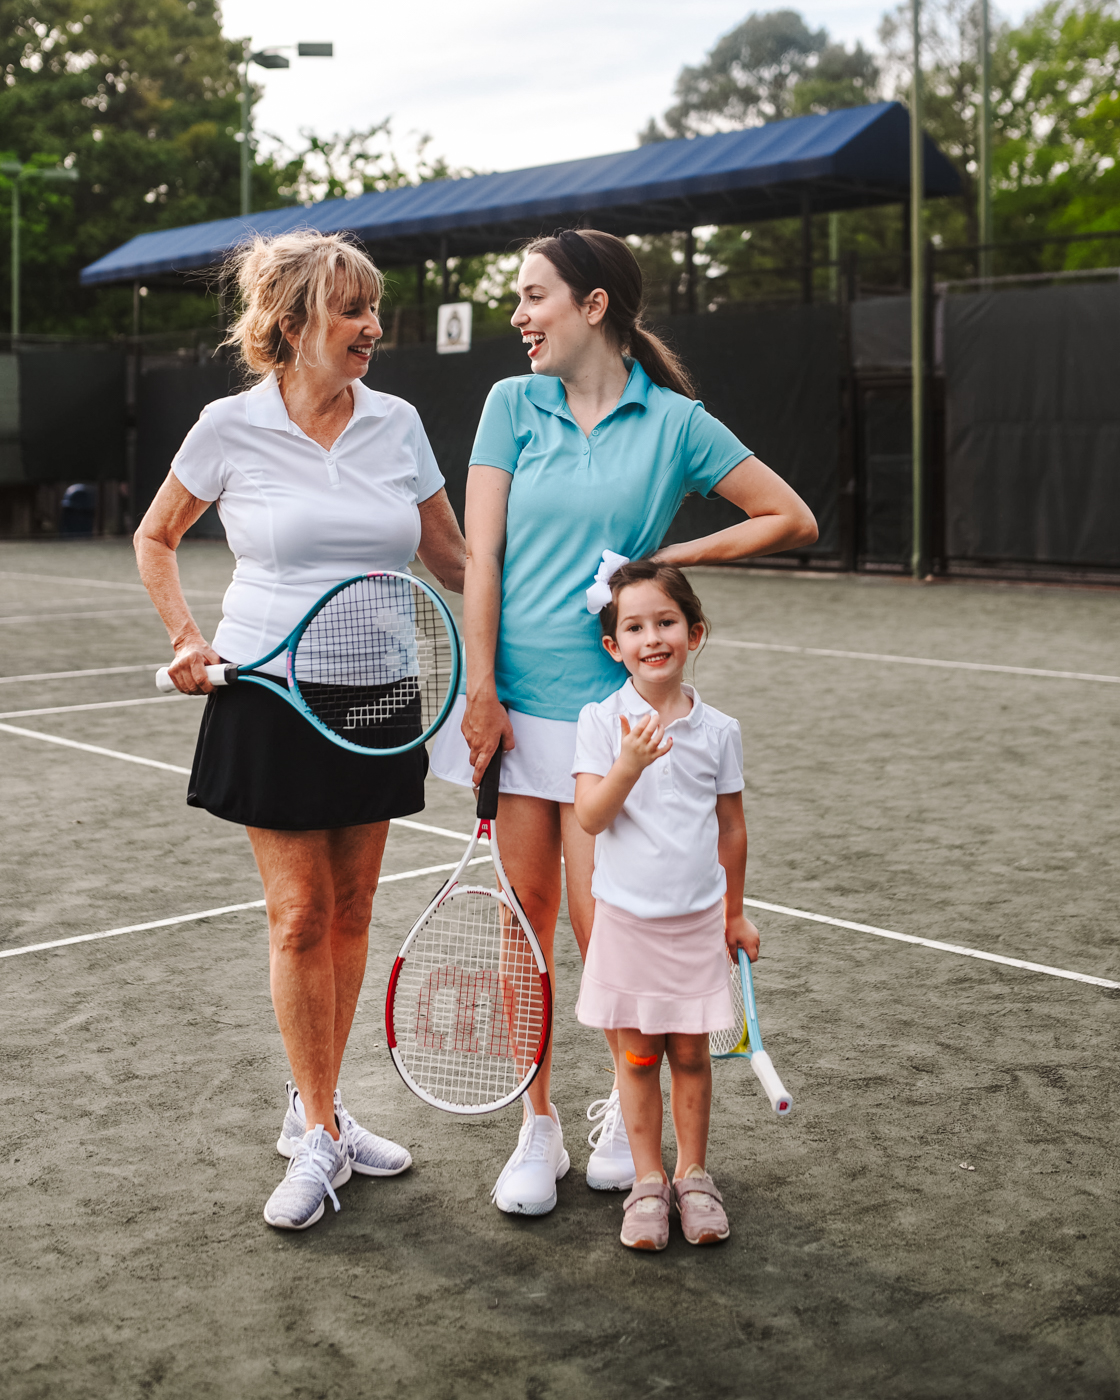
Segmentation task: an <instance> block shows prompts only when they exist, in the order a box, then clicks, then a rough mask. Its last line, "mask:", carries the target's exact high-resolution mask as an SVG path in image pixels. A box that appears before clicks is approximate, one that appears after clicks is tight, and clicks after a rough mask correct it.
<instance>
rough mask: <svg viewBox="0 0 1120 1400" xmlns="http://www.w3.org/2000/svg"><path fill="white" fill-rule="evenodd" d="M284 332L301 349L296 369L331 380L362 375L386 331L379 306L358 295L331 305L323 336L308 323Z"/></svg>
mask: <svg viewBox="0 0 1120 1400" xmlns="http://www.w3.org/2000/svg"><path fill="white" fill-rule="evenodd" d="M285 333H286V335H287V339H288V342H289V344H290V345H291V346H292V347H293V349H295V350H298V351H299V352H300V361H299V368H298V369H297V370H296V373H297V374H301V375H310V376H312V377H313V378H316V379H318V378H321V379H322V380H323V381H324V383H330V384H338V383H342V384H348V383H350V382H351V380H354V379H361V377H362V376H363V375H364V374H365V373H366V371H367V370H368V369H369V365H370V359H371V357H372V355H373V347H374V346H375V345H376V344H377V342H378V341H379V340H380V339H381V336H382V334H383V332H382V329H381V322H380V321H379V320H378V317H377V308H376V307H375V306H374V305H373V304H372V303H371V302H369V301H366V300H364V299H361V298H357V297H355V298H353V299H351V300H348V301H344V302H342V303H341V305H340V306H338V307H332V309H331V311H330V319H329V321H328V323H327V325H326V327H325V329H324V333H323V335H322V337H321V338H320V337H318V336H316V335H314V334H313V333H311V332H310V331H309V328H308V327H307V326H304V327H302V328H301V329H298V330H297V329H293V330H287V331H286V332H285Z"/></svg>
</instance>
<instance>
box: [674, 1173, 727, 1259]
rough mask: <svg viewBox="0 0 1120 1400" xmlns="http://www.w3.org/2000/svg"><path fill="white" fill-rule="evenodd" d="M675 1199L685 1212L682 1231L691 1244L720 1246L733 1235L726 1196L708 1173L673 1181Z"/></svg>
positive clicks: (682, 1211) (681, 1210) (682, 1216)
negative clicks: (725, 1204) (719, 1190)
mask: <svg viewBox="0 0 1120 1400" xmlns="http://www.w3.org/2000/svg"><path fill="white" fill-rule="evenodd" d="M673 1199H674V1200H675V1201H676V1203H677V1209H678V1210H679V1211H680V1213H681V1229H682V1230H683V1231H684V1237H685V1239H686V1240H687V1241H688V1242H689V1244H719V1242H720V1241H721V1240H725V1239H726V1238H727V1237H728V1235H730V1233H731V1226H730V1225H729V1224H728V1223H727V1216H726V1214H725V1213H724V1209H723V1204H722V1202H723V1197H722V1196H721V1195H720V1194H719V1192H718V1191H717V1190H716V1186H715V1182H714V1181H713V1180H712V1178H711V1177H710V1176H709V1175H708V1173H707V1172H705V1173H704V1175H703V1176H682V1177H678V1178H677V1180H676V1181H674V1182H673Z"/></svg>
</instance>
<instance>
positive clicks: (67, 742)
mask: <svg viewBox="0 0 1120 1400" xmlns="http://www.w3.org/2000/svg"><path fill="white" fill-rule="evenodd" d="M0 730H3V731H5V732H7V733H9V734H18V735H20V736H21V737H23V738H27V739H43V740H45V741H46V742H47V743H49V744H61V745H63V746H64V747H66V748H71V749H82V750H83V751H84V752H86V753H95V754H100V755H101V756H102V757H104V758H117V759H123V760H124V761H125V762H126V763H140V764H143V765H144V766H145V767H149V768H162V769H164V770H166V771H167V772H169V773H182V774H184V775H187V776H189V775H190V769H189V768H180V767H177V766H176V765H175V764H173V763H161V762H159V761H158V760H157V759H154V758H140V757H139V756H138V755H136V754H128V753H120V752H118V751H116V750H114V749H103V748H99V747H98V746H97V745H95V744H80V743H78V742H77V740H75V739H62V738H59V737H58V736H57V735H55V734H41V733H39V732H37V731H36V730H34V729H18V728H17V727H16V726H15V725H14V724H0ZM392 824H393V825H395V826H407V827H411V828H413V829H414V830H416V831H426V832H430V833H432V834H433V835H436V836H446V837H449V838H451V839H453V840H455V841H469V840H470V839H471V838H470V837H469V836H467V835H464V834H463V833H462V832H459V831H449V830H447V829H446V828H445V827H439V826H427V825H425V824H424V823H422V822H414V821H409V820H407V819H406V818H403V817H400V818H395V819H394V821H393V823H392ZM481 859H484V860H488V859H489V857H488V856H484V857H481ZM454 868H455V867H454V865H446V866H430V867H428V868H427V869H425V870H422V871H416V872H414V873H416V874H430V873H434V872H436V871H438V870H441V869H442V870H453V869H454ZM384 878H385V881H388V880H390V879H393V878H396V879H405V878H407V877H406V876H404V875H399V876H396V877H393V876H385V877H384ZM383 883H384V881H383ZM743 903H744V904H747V905H750V906H751V907H752V908H754V909H765V910H767V911H768V912H769V913H772V914H786V915H788V916H789V917H790V918H794V919H808V920H809V921H810V922H811V923H816V924H829V925H831V926H832V927H834V928H846V929H851V930H852V931H853V932H855V933H869V934H872V935H874V936H875V937H876V938H890V939H893V940H894V941H895V942H897V943H917V944H919V945H920V946H921V947H923V948H932V949H934V950H935V951H936V952H939V953H954V954H956V956H958V957H963V958H978V959H979V960H980V961H982V962H993V963H1001V964H1003V965H1004V966H1005V967H1017V968H1020V969H1022V970H1023V971H1024V972H1040V973H1043V974H1044V975H1045V976H1047V977H1061V978H1065V979H1066V980H1067V981H1070V982H1084V983H1087V984H1088V985H1089V986H1091V987H1105V988H1108V989H1109V990H1120V982H1111V981H1109V980H1108V979H1107V978H1105V977H1093V976H1091V975H1090V974H1088V973H1085V972H1071V971H1069V970H1068V969H1067V968H1062V967H1049V966H1048V965H1047V964H1045V963H1035V962H1027V961H1026V960H1024V959H1022V958H1007V957H1004V956H1003V955H1002V954H1001V953H986V952H984V951H982V950H981V949H979V948H966V947H964V946H963V945H960V944H956V943H941V942H939V941H938V940H937V939H935V938H920V937H918V936H917V935H916V934H912V933H896V932H894V931H893V930H892V929H885V928H877V927H876V926H875V925H874V924H857V923H853V922H852V921H851V920H850V919H834V918H832V917H831V916H830V915H828V914H812V913H810V912H809V911H808V910H806V909H791V908H789V906H788V905H785V904H769V903H766V902H765V901H764V900H758V899H745V900H744V901H743ZM238 907H245V908H249V907H250V906H248V905H245V906H238ZM231 908H232V906H231ZM207 917H209V915H208V914H187V915H181V916H180V918H179V920H175V919H172V920H169V921H165V922H171V923H175V922H179V921H182V920H186V919H192V918H207ZM159 926H160V925H157V924H145V925H136V928H135V930H133V929H116V930H111V931H110V933H107V934H83V935H81V936H80V937H79V938H76V939H64V940H63V942H70V943H73V942H84V941H85V940H87V939H91V938H108V937H110V936H113V935H115V934H116V933H131V932H133V931H139V929H140V928H141V927H143V928H155V927H159ZM48 946H49V947H56V946H59V945H57V944H35V945H34V947H33V948H28V949H24V950H16V951H26V952H32V951H34V949H35V948H40V947H48ZM11 955H12V954H11V953H10V952H9V953H0V957H10V956H11Z"/></svg>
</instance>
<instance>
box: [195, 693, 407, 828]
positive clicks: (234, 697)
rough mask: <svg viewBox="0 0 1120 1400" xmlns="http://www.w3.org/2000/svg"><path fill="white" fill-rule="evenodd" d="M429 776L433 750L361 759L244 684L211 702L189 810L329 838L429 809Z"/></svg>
mask: <svg viewBox="0 0 1120 1400" xmlns="http://www.w3.org/2000/svg"><path fill="white" fill-rule="evenodd" d="M273 679H275V680H276V684H277V685H281V686H282V685H284V681H283V680H282V679H281V678H279V677H274V678H273ZM427 772H428V755H427V751H426V750H425V749H424V747H423V745H421V746H420V747H418V748H415V749H413V750H412V751H411V752H409V753H403V754H394V755H391V756H389V757H387V758H378V757H376V756H371V757H367V756H366V755H365V754H360V753H351V752H350V751H349V750H348V749H344V748H341V747H340V746H339V745H338V744H332V743H331V741H330V740H329V739H327V738H325V737H324V736H323V735H322V734H320V733H319V731H318V730H317V729H316V728H315V727H314V725H312V724H310V723H309V722H308V721H307V720H305V719H304V718H303V716H302V715H300V714H298V713H297V712H296V710H294V709H293V708H292V706H291V705H289V704H288V703H287V701H286V700H281V698H280V697H279V695H274V694H273V693H272V692H271V691H269V690H266V689H265V688H264V686H260V685H254V684H253V683H252V682H251V681H243V682H241V683H239V684H237V685H231V686H222V687H220V688H219V689H217V690H215V691H213V692H212V693H211V695H210V696H209V697H208V698H207V701H206V710H205V712H204V713H203V716H202V725H201V728H200V729H199V731H198V743H197V745H196V746H195V751H194V764H193V766H192V768H191V777H190V782H189V784H188V786H187V803H188V805H189V806H191V807H203V808H205V809H206V811H208V812H210V813H212V814H213V815H214V816H215V817H221V818H222V819H223V821H227V822H237V823H238V824H239V825H241V826H260V827H268V828H269V829H271V830H273V831H324V830H327V829H328V828H332V827H340V826H361V825H364V824H365V823H366V822H384V821H389V820H390V819H391V818H393V817H407V816H410V815H411V814H412V813H414V812H422V811H423V810H424V778H425V777H426V775H427Z"/></svg>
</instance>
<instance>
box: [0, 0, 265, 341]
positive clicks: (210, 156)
mask: <svg viewBox="0 0 1120 1400" xmlns="http://www.w3.org/2000/svg"><path fill="white" fill-rule="evenodd" d="M240 57H241V51H240V47H239V45H237V44H232V43H230V42H229V41H228V40H226V39H225V38H224V37H223V36H222V32H221V23H220V14H219V11H218V8H217V4H216V0H0V74H2V77H3V83H2V84H0V131H2V132H3V137H2V142H0V143H2V145H3V146H4V148H5V151H6V155H5V158H6V159H17V160H22V161H33V162H35V163H41V164H54V163H56V162H58V161H65V162H66V163H68V164H76V165H77V167H78V169H79V171H80V173H81V179H80V181H79V182H78V183H77V184H76V185H74V186H69V187H67V188H66V191H65V193H64V192H63V191H62V189H61V187H58V186H56V187H54V188H53V189H51V188H50V187H48V186H47V185H45V184H42V185H41V187H39V188H35V184H34V182H27V183H26V184H25V185H24V189H23V194H24V196H25V197H24V201H23V203H24V209H25V211H26V218H27V224H26V227H25V237H24V240H23V249H24V257H25V262H24V266H25V277H24V279H23V304H24V318H23V319H24V325H25V328H26V329H27V330H28V331H30V332H58V331H66V332H71V333H73V332H75V331H81V332H88V333H101V334H104V333H107V332H118V331H121V330H122V329H124V328H125V327H126V326H127V324H128V319H127V309H126V308H127V305H128V302H129V293H128V291H127V289H106V290H103V291H81V290H80V289H79V288H78V278H77V274H78V270H79V269H80V268H81V267H82V266H84V265H85V264H87V263H90V262H92V261H94V259H96V258H98V257H100V256H101V255H103V254H104V253H106V252H108V251H110V250H111V249H112V248H115V247H117V246H119V245H120V244H121V243H123V242H125V241H126V240H127V239H129V238H131V237H133V236H134V235H135V234H138V233H143V232H145V231H147V230H150V229H157V228H166V227H173V226H176V225H180V224H190V223H195V222H198V221H200V220H203V219H213V218H219V217H224V216H227V215H231V214H236V213H237V210H238V207H239V155H240V152H239V145H238V140H237V133H238V131H239V129H240V121H241V118H240V105H239V102H238V91H239V78H238V69H237V65H238V62H239V60H240ZM292 178H293V172H291V171H286V170H284V169H282V168H280V167H278V166H277V165H276V163H275V162H273V161H267V160H266V161H264V162H258V163H256V164H255V165H254V169H253V184H254V189H253V197H254V201H255V205H254V207H256V208H258V209H260V208H271V207H275V206H276V205H278V204H283V203H288V202H290V199H291V197H290V196H287V197H286V196H284V195H282V194H281V193H280V188H281V186H282V185H284V184H285V183H291V180H292ZM0 222H2V221H0ZM3 227H4V232H3V240H4V243H5V244H6V241H7V236H8V234H7V224H6V223H4V225H3ZM155 302H162V305H161V306H156V305H153V303H155ZM146 314H147V316H148V318H149V324H151V323H152V320H153V319H163V320H165V321H166V320H168V319H170V320H171V321H172V322H175V321H179V322H182V321H183V320H186V321H188V322H191V321H193V322H194V323H195V324H198V323H199V322H200V321H202V320H205V319H207V317H208V316H209V314H210V305H209V303H208V301H207V299H206V298H205V297H204V296H203V295H202V294H201V293H200V294H199V295H197V296H195V297H193V298H192V297H186V298H184V297H183V296H182V295H181V294H176V295H174V296H168V297H166V298H162V299H160V298H156V297H152V298H149V304H148V307H147V308H146Z"/></svg>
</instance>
